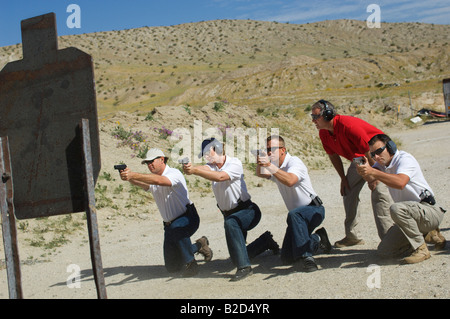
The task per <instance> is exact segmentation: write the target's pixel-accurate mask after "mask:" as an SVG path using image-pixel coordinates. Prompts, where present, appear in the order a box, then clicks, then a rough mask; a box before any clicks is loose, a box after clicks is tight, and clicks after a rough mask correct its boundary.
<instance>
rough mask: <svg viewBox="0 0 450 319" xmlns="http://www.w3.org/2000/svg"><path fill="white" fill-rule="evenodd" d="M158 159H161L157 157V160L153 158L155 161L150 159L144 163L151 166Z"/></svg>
mask: <svg viewBox="0 0 450 319" xmlns="http://www.w3.org/2000/svg"><path fill="white" fill-rule="evenodd" d="M158 158H161V157H157V158H155V159H152V160H151V161H146V162H145V163H146V164H147V165H148V164H153V162H154V161H156V160H157V159H158Z"/></svg>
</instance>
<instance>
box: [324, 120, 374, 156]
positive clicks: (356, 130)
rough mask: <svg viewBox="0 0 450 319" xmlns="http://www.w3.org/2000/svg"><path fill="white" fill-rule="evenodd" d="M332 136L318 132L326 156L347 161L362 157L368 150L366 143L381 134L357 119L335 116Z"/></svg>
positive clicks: (327, 132)
mask: <svg viewBox="0 0 450 319" xmlns="http://www.w3.org/2000/svg"><path fill="white" fill-rule="evenodd" d="M333 125H334V134H331V132H330V131H328V130H324V129H322V130H320V131H319V136H320V139H321V140H322V145H323V148H324V149H325V152H327V154H329V155H332V154H338V155H340V156H343V157H345V158H346V159H348V160H349V161H351V160H352V159H353V158H355V157H358V156H363V155H364V154H365V153H366V152H367V151H368V150H369V144H368V142H369V141H370V139H371V138H372V137H374V136H375V135H377V134H383V132H382V131H381V130H379V129H377V128H376V127H375V126H372V125H370V124H369V123H367V122H366V121H363V120H361V119H359V118H357V117H353V116H347V115H336V116H335V117H334V119H333Z"/></svg>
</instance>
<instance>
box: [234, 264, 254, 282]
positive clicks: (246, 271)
mask: <svg viewBox="0 0 450 319" xmlns="http://www.w3.org/2000/svg"><path fill="white" fill-rule="evenodd" d="M252 274H253V270H252V267H250V266H249V267H245V268H241V269H238V270H237V271H236V274H235V275H234V277H233V278H231V280H230V281H239V280H242V279H244V278H247V277H248V276H250V275H252Z"/></svg>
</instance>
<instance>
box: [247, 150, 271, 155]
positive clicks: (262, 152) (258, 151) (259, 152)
mask: <svg viewBox="0 0 450 319" xmlns="http://www.w3.org/2000/svg"><path fill="white" fill-rule="evenodd" d="M250 152H251V153H252V154H253V155H254V156H262V157H264V156H267V153H266V152H265V151H264V150H251V151H250Z"/></svg>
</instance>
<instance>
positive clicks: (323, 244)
mask: <svg viewBox="0 0 450 319" xmlns="http://www.w3.org/2000/svg"><path fill="white" fill-rule="evenodd" d="M316 234H317V235H319V237H320V244H319V247H320V248H321V249H322V250H323V252H325V253H329V252H330V251H331V243H330V240H329V239H328V234H327V231H326V230H325V228H323V227H322V228H320V229H318V230H316Z"/></svg>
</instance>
